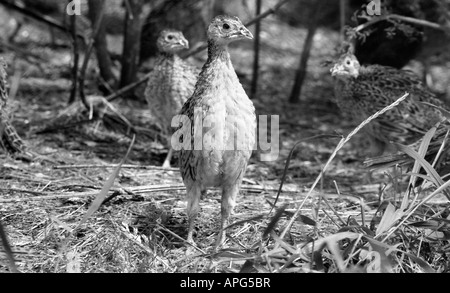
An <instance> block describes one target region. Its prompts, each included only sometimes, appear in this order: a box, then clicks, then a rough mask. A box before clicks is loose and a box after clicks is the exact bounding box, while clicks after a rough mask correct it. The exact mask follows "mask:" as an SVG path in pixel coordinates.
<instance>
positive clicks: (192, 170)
mask: <svg viewBox="0 0 450 293" xmlns="http://www.w3.org/2000/svg"><path fill="white" fill-rule="evenodd" d="M207 34H208V59H207V61H206V63H205V65H204V66H203V68H202V71H201V73H200V76H199V79H198V81H197V83H196V85H195V91H194V94H193V95H192V96H191V97H190V98H189V99H188V101H187V102H186V103H185V104H184V106H183V108H182V110H181V115H184V116H182V118H181V119H185V120H182V124H183V125H182V127H181V128H179V129H178V131H177V132H181V133H182V135H181V136H180V143H181V144H182V147H181V155H180V171H181V175H182V178H183V182H184V184H185V186H186V191H187V200H188V203H187V215H188V218H189V229H188V236H187V240H188V241H189V242H190V243H194V241H193V230H194V222H195V219H196V217H197V215H198V212H199V201H200V197H201V194H202V193H204V192H205V190H206V188H208V187H213V186H216V187H220V188H221V189H222V200H221V205H222V208H221V215H222V220H221V226H220V232H219V236H218V238H217V244H216V247H217V246H219V245H221V244H223V242H224V241H225V235H226V234H225V229H224V228H225V227H226V226H227V224H228V219H229V216H230V214H231V212H232V210H233V207H234V205H235V201H236V196H237V194H238V193H239V189H240V186H241V182H242V178H243V176H244V173H245V170H246V168H247V163H248V160H249V159H250V156H251V153H252V150H253V147H254V144H255V131H256V115H255V108H254V106H253V103H252V102H251V101H250V99H249V98H248V96H247V94H246V93H245V91H244V89H243V87H242V85H241V83H240V82H239V79H238V77H237V75H236V72H235V70H234V68H233V65H232V63H231V59H230V54H229V52H228V44H229V43H231V42H233V41H237V40H243V39H252V38H253V36H252V34H251V33H250V31H249V30H248V29H247V28H246V27H245V26H244V25H243V24H242V22H241V21H240V20H239V19H238V18H237V17H230V16H217V17H215V18H214V19H213V20H212V22H211V24H210V25H209V27H208V32H207Z"/></svg>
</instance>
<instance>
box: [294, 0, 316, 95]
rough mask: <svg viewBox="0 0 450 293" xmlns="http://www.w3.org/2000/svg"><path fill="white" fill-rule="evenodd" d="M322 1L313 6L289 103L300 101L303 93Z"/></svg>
mask: <svg viewBox="0 0 450 293" xmlns="http://www.w3.org/2000/svg"><path fill="white" fill-rule="evenodd" d="M321 6H322V5H321V1H318V2H316V4H315V5H314V7H312V10H313V11H312V19H311V21H310V23H309V25H308V34H307V36H306V40H305V43H304V45H303V51H302V55H301V57H300V64H299V67H298V69H297V72H296V73H295V82H294V86H293V87H292V92H291V96H290V97H289V103H292V104H297V103H300V95H301V94H302V87H303V81H304V80H305V77H306V73H307V69H308V59H309V55H310V53H311V47H312V45H313V39H314V35H315V34H316V31H317V27H318V24H319V22H318V20H319V14H320V8H321Z"/></svg>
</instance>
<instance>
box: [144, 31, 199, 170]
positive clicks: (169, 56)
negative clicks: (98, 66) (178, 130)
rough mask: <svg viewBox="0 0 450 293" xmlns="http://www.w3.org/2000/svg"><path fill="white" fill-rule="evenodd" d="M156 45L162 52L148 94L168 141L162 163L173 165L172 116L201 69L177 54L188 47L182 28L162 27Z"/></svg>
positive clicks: (184, 98) (191, 87) (181, 104)
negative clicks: (167, 150) (171, 142)
mask: <svg viewBox="0 0 450 293" xmlns="http://www.w3.org/2000/svg"><path fill="white" fill-rule="evenodd" d="M157 45H158V50H159V56H158V58H157V60H156V63H155V67H154V69H153V71H152V72H151V73H150V74H149V80H148V83H147V88H146V90H145V98H146V100H147V103H148V105H149V107H150V112H151V114H152V116H153V117H154V118H156V122H157V123H158V126H159V127H160V128H161V130H162V132H163V134H164V136H165V138H166V140H167V144H168V145H169V153H168V154H167V157H166V159H165V160H164V163H163V167H170V159H171V157H172V152H173V150H172V147H171V146H170V136H171V134H172V127H171V122H172V118H173V117H174V116H175V115H176V114H178V113H179V112H180V110H181V107H183V104H184V103H185V102H186V101H187V99H188V98H189V97H190V96H191V95H192V93H193V92H194V87H195V83H196V81H197V78H198V75H199V73H200V70H198V69H197V68H196V67H194V66H192V65H190V64H189V63H187V62H186V61H184V60H183V59H181V58H180V57H179V56H178V55H177V52H179V51H181V50H183V49H188V48H189V43H188V41H187V40H186V39H185V38H184V36H183V33H182V32H180V31H176V30H172V29H166V30H163V31H161V33H160V35H159V38H158V40H157Z"/></svg>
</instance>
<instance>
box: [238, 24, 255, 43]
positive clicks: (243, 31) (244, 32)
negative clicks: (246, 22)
mask: <svg viewBox="0 0 450 293" xmlns="http://www.w3.org/2000/svg"><path fill="white" fill-rule="evenodd" d="M239 31H240V33H241V35H243V36H244V37H246V38H247V39H250V40H252V39H253V35H252V33H251V32H250V31H249V30H248V29H247V28H246V27H244V26H243V27H241V29H240V30H239Z"/></svg>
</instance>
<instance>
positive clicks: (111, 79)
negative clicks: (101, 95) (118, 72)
mask: <svg viewBox="0 0 450 293" xmlns="http://www.w3.org/2000/svg"><path fill="white" fill-rule="evenodd" d="M103 1H104V0H89V2H88V5H89V19H90V20H91V23H92V25H94V24H95V20H96V19H97V18H98V17H99V16H100V14H101V10H102V9H104V8H103V7H104V5H103V3H102V2H103ZM94 47H95V51H96V56H97V61H98V67H99V69H100V75H101V77H102V78H103V80H104V81H105V82H106V83H107V84H108V85H109V86H110V87H111V88H115V87H116V77H115V76H114V73H113V71H112V61H111V57H110V56H109V52H108V43H107V41H106V26H105V22H104V21H103V20H102V22H101V24H100V27H99V28H98V33H97V34H96V35H95V36H94Z"/></svg>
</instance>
